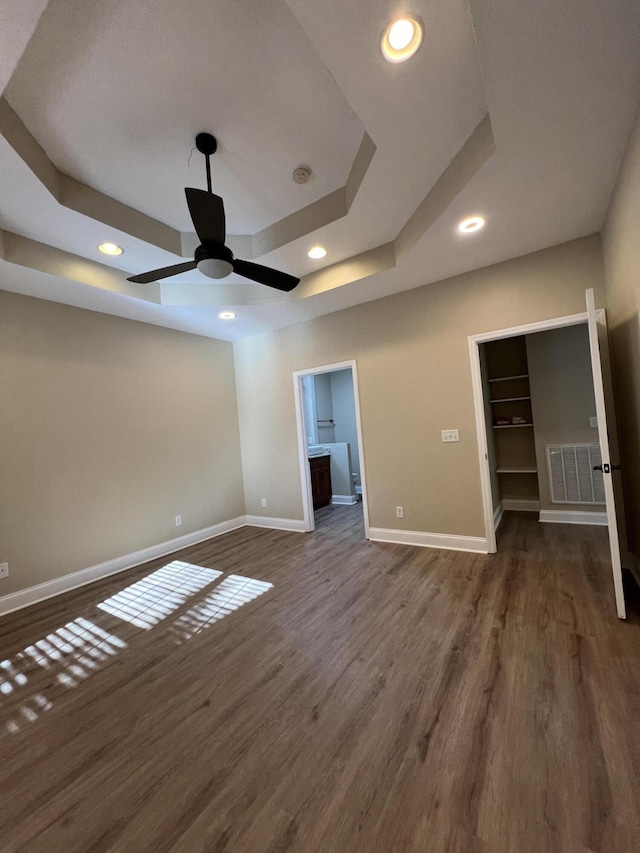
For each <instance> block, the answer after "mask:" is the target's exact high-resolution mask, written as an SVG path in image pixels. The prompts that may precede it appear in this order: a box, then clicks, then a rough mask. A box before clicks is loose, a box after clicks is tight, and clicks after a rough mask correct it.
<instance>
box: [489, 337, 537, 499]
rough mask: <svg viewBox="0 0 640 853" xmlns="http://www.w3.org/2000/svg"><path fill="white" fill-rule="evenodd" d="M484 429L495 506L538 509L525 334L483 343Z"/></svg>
mask: <svg viewBox="0 0 640 853" xmlns="http://www.w3.org/2000/svg"><path fill="white" fill-rule="evenodd" d="M484 347H485V352H484V361H485V373H486V378H485V401H486V403H485V405H486V408H487V431H489V429H490V430H491V435H492V436H493V438H492V439H491V437H490V440H489V444H490V446H491V445H493V447H492V448H491V449H492V450H493V464H492V466H491V468H492V472H493V474H494V482H493V486H494V506H495V505H496V503H497V501H496V496H499V500H500V502H501V503H502V508H503V509H530V510H538V509H540V490H539V486H538V466H537V461H536V447H535V440H534V424H533V407H532V403H531V389H530V384H529V366H528V361H527V347H526V341H525V337H524V335H522V336H520V337H517V338H505V339H504V340H499V341H491V342H490V343H488V344H484Z"/></svg>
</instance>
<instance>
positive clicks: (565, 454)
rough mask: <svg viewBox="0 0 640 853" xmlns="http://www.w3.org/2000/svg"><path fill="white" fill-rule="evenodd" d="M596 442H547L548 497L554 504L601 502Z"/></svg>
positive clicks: (600, 461) (598, 446) (599, 459)
mask: <svg viewBox="0 0 640 853" xmlns="http://www.w3.org/2000/svg"><path fill="white" fill-rule="evenodd" d="M601 464H602V460H601V457H600V445H598V444H547V469H548V471H549V498H550V500H551V503H554V504H604V483H603V480H602V471H594V470H593V466H594V465H601Z"/></svg>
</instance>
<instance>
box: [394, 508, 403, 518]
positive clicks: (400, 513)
mask: <svg viewBox="0 0 640 853" xmlns="http://www.w3.org/2000/svg"><path fill="white" fill-rule="evenodd" d="M396 518H404V507H403V506H397V507H396Z"/></svg>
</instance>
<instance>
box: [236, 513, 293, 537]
mask: <svg viewBox="0 0 640 853" xmlns="http://www.w3.org/2000/svg"><path fill="white" fill-rule="evenodd" d="M244 523H245V524H246V525H248V526H249V527H268V528H269V529H270V530H292V531H294V532H296V533H304V532H305V529H304V521H302V520H298V519H297V518H268V517H267V516H264V515H245V517H244Z"/></svg>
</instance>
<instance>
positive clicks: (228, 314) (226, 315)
mask: <svg viewBox="0 0 640 853" xmlns="http://www.w3.org/2000/svg"><path fill="white" fill-rule="evenodd" d="M235 316H236V315H235V314H234V313H233V311H221V312H220V313H219V314H218V317H220V319H221V320H234V319H235Z"/></svg>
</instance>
